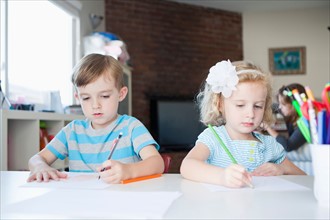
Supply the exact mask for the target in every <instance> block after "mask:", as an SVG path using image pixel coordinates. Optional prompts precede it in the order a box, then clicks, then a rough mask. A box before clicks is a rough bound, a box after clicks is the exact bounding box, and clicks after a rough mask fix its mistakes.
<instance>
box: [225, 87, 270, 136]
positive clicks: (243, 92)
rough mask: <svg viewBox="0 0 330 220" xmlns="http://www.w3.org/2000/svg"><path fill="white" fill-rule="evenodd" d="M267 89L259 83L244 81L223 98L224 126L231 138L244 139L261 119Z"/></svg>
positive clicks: (256, 126)
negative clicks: (227, 96)
mask: <svg viewBox="0 0 330 220" xmlns="http://www.w3.org/2000/svg"><path fill="white" fill-rule="evenodd" d="M266 97H267V89H266V87H265V86H264V85H263V84H261V83H252V82H244V83H239V84H238V85H237V90H235V91H234V92H233V94H232V95H231V96H230V97H229V98H225V99H224V102H223V105H222V112H223V113H224V114H225V119H226V128H227V131H228V133H229V135H230V137H231V138H232V139H246V138H248V137H249V136H250V135H251V132H252V131H254V130H255V129H256V128H258V126H259V125H260V123H261V122H262V120H263V116H264V112H265V105H266Z"/></svg>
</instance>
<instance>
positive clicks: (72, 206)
mask: <svg viewBox="0 0 330 220" xmlns="http://www.w3.org/2000/svg"><path fill="white" fill-rule="evenodd" d="M181 195H182V193H180V192H164V191H163V192H122V191H119V192H118V191H108V190H79V189H78V190H71V189H61V190H54V191H51V192H49V193H46V194H44V195H41V196H38V197H35V198H33V199H28V200H25V201H22V202H18V203H14V204H10V205H7V206H5V207H4V209H3V211H4V213H5V217H8V218H12V217H17V216H19V215H20V216H23V215H24V218H34V219H38V218H48V217H52V219H59V218H62V219H65V218H66V219H69V218H76V219H97V218H104V219H110V218H115V219H118V218H123V219H129V218H131V219H160V218H162V217H163V216H164V214H165V213H166V211H167V210H168V208H169V207H170V206H171V204H172V203H173V201H174V200H175V199H177V198H179V197H180V196H181ZM18 214H19V215H18Z"/></svg>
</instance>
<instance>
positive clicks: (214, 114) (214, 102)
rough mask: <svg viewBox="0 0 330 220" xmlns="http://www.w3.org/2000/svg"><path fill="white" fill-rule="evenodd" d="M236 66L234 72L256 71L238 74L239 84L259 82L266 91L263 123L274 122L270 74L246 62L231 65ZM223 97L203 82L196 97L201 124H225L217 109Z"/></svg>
mask: <svg viewBox="0 0 330 220" xmlns="http://www.w3.org/2000/svg"><path fill="white" fill-rule="evenodd" d="M232 64H233V65H234V66H236V71H237V72H238V71H241V70H256V71H251V72H246V73H241V74H238V75H237V76H238V78H239V82H238V83H242V82H260V83H262V84H263V85H264V86H265V88H266V89H267V96H266V103H265V112H264V117H263V121H264V122H266V123H272V122H273V120H274V117H273V113H272V108H271V105H272V87H271V81H270V80H271V78H270V74H268V73H265V72H264V71H263V70H262V69H261V68H260V67H258V66H256V65H254V64H252V63H250V62H246V61H236V62H233V63H232ZM223 98H224V97H223V96H222V94H221V93H220V94H219V93H214V92H213V91H212V90H211V86H210V85H209V84H207V83H206V81H205V82H204V85H203V88H202V90H201V91H200V92H199V94H198V95H197V104H198V106H199V110H200V120H201V122H202V123H203V124H205V125H208V124H211V125H215V126H220V125H224V124H225V119H224V118H223V115H222V114H221V112H220V111H219V107H220V105H221V103H222V100H223Z"/></svg>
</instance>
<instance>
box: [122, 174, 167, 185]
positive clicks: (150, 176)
mask: <svg viewBox="0 0 330 220" xmlns="http://www.w3.org/2000/svg"><path fill="white" fill-rule="evenodd" d="M161 176H162V174H161V173H158V174H153V175H148V176H140V177H137V178H132V179H127V180H122V181H121V183H122V184H127V183H133V182H138V181H142V180H148V179H153V178H157V177H161Z"/></svg>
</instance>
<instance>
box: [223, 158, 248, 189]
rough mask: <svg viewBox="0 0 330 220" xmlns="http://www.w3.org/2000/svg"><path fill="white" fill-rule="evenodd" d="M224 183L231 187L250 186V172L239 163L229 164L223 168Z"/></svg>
mask: <svg viewBox="0 0 330 220" xmlns="http://www.w3.org/2000/svg"><path fill="white" fill-rule="evenodd" d="M224 185H225V186H227V187H231V188H240V187H244V186H246V185H248V186H252V177H251V174H250V173H248V172H247V171H246V170H245V168H244V167H243V166H241V165H238V164H233V165H230V166H229V167H227V168H226V169H225V170H224Z"/></svg>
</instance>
